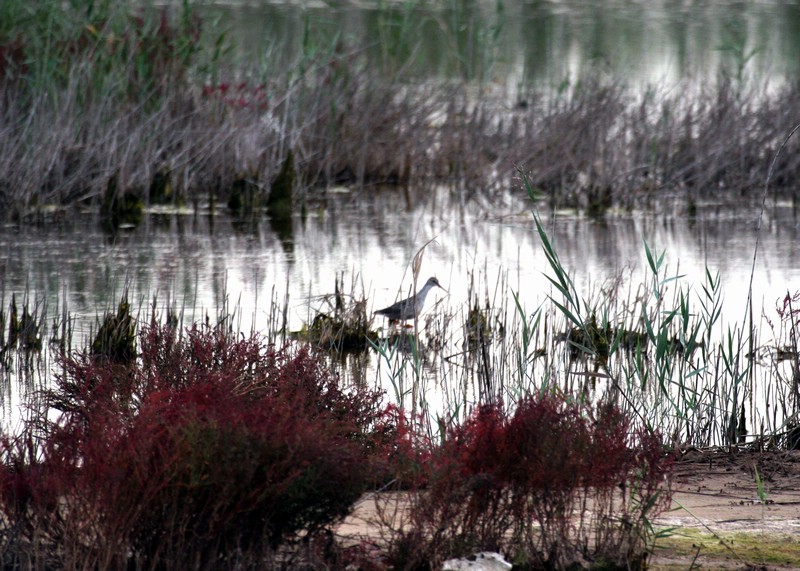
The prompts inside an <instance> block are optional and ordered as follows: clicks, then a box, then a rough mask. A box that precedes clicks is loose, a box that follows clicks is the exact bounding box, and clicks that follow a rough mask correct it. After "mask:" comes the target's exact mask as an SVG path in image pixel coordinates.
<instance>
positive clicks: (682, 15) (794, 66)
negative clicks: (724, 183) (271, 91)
mask: <svg viewBox="0 0 800 571" xmlns="http://www.w3.org/2000/svg"><path fill="white" fill-rule="evenodd" d="M200 6H201V9H202V10H203V13H204V14H206V15H208V16H210V17H211V18H213V19H215V20H216V22H217V27H216V30H217V32H219V31H220V30H226V31H227V32H228V33H227V39H228V41H229V46H230V51H229V52H228V55H227V57H229V58H231V59H233V60H234V61H237V62H240V63H242V62H246V66H245V67H246V68H248V69H249V70H251V71H252V73H253V75H254V79H257V78H262V79H263V78H266V77H269V76H270V75H271V74H272V73H274V72H275V71H276V70H277V69H280V68H281V66H285V65H288V64H290V63H291V62H295V61H297V60H298V59H299V58H301V57H303V54H305V55H306V56H310V58H311V59H312V60H313V57H314V55H315V54H319V53H325V51H326V50H327V49H329V48H330V47H331V46H333V45H335V44H337V43H338V45H339V46H340V47H341V46H350V47H351V48H352V47H353V46H355V47H357V49H358V50H359V53H361V52H363V53H365V54H366V55H367V56H368V58H369V61H370V62H371V64H372V65H373V66H374V67H377V68H382V69H384V70H385V71H386V72H387V73H394V72H396V71H397V70H398V69H401V68H402V69H403V70H404V72H405V73H411V74H412V75H414V76H417V77H422V78H428V79H434V78H436V79H441V78H458V79H467V80H477V81H488V82H491V83H492V84H496V85H502V86H505V87H508V88H510V89H512V90H513V89H515V88H517V87H518V86H519V85H521V84H534V85H545V86H548V87H554V86H559V85H561V84H563V82H565V81H566V82H569V81H574V80H575V79H576V78H579V77H581V76H582V75H584V74H585V73H586V72H592V73H597V72H600V73H609V74H611V75H612V76H614V77H622V78H624V79H626V80H628V81H630V82H631V83H633V84H635V85H636V84H654V85H671V84H673V83H675V82H677V81H680V80H683V79H690V80H693V81H697V82H707V81H709V80H711V79H713V78H715V77H717V76H718V74H719V73H720V72H722V73H725V74H727V75H728V76H729V77H734V78H736V77H739V75H740V73H741V74H742V75H744V76H745V77H746V78H751V79H758V80H765V79H787V78H788V79H790V80H793V79H794V78H796V77H797V74H798V71H799V69H798V68H799V66H800V58H798V54H800V5H798V4H797V3H795V2H783V1H779V0H760V1H754V2H737V1H718V0H714V1H710V0H708V1H692V2H683V1H676V0H656V1H649V2H638V1H634V0H605V1H603V2H583V1H579V0H560V1H540V0H505V1H500V0H480V1H475V0H472V1H469V0H468V1H462V0H449V1H448V0H445V1H443V2H432V3H429V2H420V1H415V0H408V1H401V2H385V1H369V0H367V1H364V2H350V1H342V0H329V1H326V2H316V1H302V0H296V1H289V2H273V1H261V2H245V1H239V0H229V1H226V2H201V3H200ZM210 35H214V34H210Z"/></svg>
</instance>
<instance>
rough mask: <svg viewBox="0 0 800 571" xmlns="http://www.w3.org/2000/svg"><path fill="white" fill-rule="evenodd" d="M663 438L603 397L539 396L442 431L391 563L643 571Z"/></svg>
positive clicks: (657, 502) (656, 507)
mask: <svg viewBox="0 0 800 571" xmlns="http://www.w3.org/2000/svg"><path fill="white" fill-rule="evenodd" d="M669 466H670V461H669V459H668V458H666V457H664V454H663V447H662V446H661V442H660V439H659V438H658V437H657V436H656V435H654V434H652V433H650V432H646V431H643V430H637V429H635V428H634V427H633V426H632V424H631V422H630V420H629V418H628V417H626V416H625V415H624V414H623V413H622V412H620V411H619V410H618V409H617V408H616V407H614V406H612V405H600V406H598V407H589V406H581V405H577V404H570V403H568V402H565V401H564V400H563V399H561V398H559V397H556V396H553V395H549V394H545V395H541V396H538V397H528V398H524V399H522V400H520V401H519V402H518V403H517V404H516V406H515V407H514V409H513V410H506V409H505V408H504V407H503V406H502V405H485V406H482V407H479V408H477V409H476V410H475V412H474V413H473V415H472V416H471V417H470V418H469V419H468V420H467V421H465V422H464V423H463V424H460V425H457V426H454V427H452V428H451V429H449V430H448V432H447V436H446V440H445V442H444V444H443V445H442V446H441V447H440V448H439V449H437V450H436V451H435V452H434V455H433V457H432V459H431V462H430V465H429V467H428V470H429V471H428V485H427V486H426V487H425V488H423V489H420V490H418V491H417V492H415V493H414V494H412V495H411V500H410V509H409V511H408V514H407V516H406V518H405V519H404V521H403V525H402V526H401V527H395V528H394V530H393V531H394V535H392V539H391V545H392V547H391V555H390V558H391V559H392V561H393V565H395V567H396V568H399V569H418V568H437V566H438V565H440V564H441V563H442V561H444V560H445V559H447V558H450V557H459V556H468V555H471V554H474V553H476V552H479V551H486V550H489V551H499V552H501V553H503V554H504V556H505V557H507V558H508V559H509V560H510V561H512V562H513V563H514V564H515V565H517V566H519V568H521V569H567V568H571V566H574V565H578V566H587V567H592V566H605V567H604V568H610V569H614V568H621V569H643V568H645V567H646V562H647V557H648V554H649V553H650V551H651V550H652V546H653V543H654V540H655V538H656V531H655V530H654V529H653V527H652V525H651V520H652V518H653V517H654V515H656V514H657V513H659V512H660V511H661V510H663V509H664V508H665V507H666V506H667V505H668V502H669V489H668V486H667V485H666V482H665V476H666V475H667V474H668V472H669Z"/></svg>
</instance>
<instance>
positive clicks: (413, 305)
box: [375, 278, 447, 321]
mask: <svg viewBox="0 0 800 571" xmlns="http://www.w3.org/2000/svg"><path fill="white" fill-rule="evenodd" d="M435 287H438V288H441V289H443V290H444V288H443V287H442V286H441V284H439V280H437V279H436V278H430V279H429V280H428V281H426V282H425V285H424V286H422V289H421V290H419V291H418V292H417V294H416V295H412V296H411V297H409V298H408V299H403V300H400V301H398V302H397V303H395V304H392V305H390V306H389V307H384V308H383V309H379V310H378V311H376V312H375V313H377V314H378V315H384V316H386V317H388V318H389V321H406V320H408V319H414V317H416V316H417V315H419V313H420V312H421V311H422V306H423V305H425V298H426V297H427V296H428V292H429V291H430V290H431V289H433V288H435ZM445 291H447V290H445Z"/></svg>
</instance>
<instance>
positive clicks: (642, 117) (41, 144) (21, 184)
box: [0, 0, 800, 218]
mask: <svg viewBox="0 0 800 571" xmlns="http://www.w3.org/2000/svg"><path fill="white" fill-rule="evenodd" d="M25 6H26V4H24V3H21V2H18V1H16V0H12V1H10V2H4V10H6V11H7V12H8V18H3V25H2V26H0V54H3V55H4V57H2V58H0V61H2V62H3V63H2V66H3V68H2V72H3V73H2V74H0V99H2V101H3V102H4V104H3V106H2V107H0V109H2V111H0V132H2V134H3V136H2V137H0V207H2V211H3V212H5V213H6V215H7V216H9V217H16V218H19V217H27V216H29V215H31V214H32V213H34V212H36V211H37V210H39V209H42V208H45V207H50V208H52V207H53V206H57V207H74V206H83V207H89V208H96V209H99V208H100V207H101V206H102V204H103V202H104V194H105V193H106V192H107V191H108V186H109V181H111V180H114V183H115V187H116V188H115V192H114V196H116V197H126V196H138V197H140V198H141V199H142V200H149V201H151V202H154V203H157V202H161V201H163V200H165V196H166V195H168V196H169V200H171V201H174V202H177V203H182V202H185V203H191V204H195V205H197V206H198V207H199V206H203V205H207V204H210V203H213V202H215V201H221V202H223V203H226V202H230V203H231V204H232V205H234V206H236V209H239V208H245V209H249V208H253V209H257V210H259V211H260V210H261V209H264V208H268V207H269V208H271V210H272V214H273V215H275V214H276V213H278V212H283V211H285V210H287V209H289V210H290V209H292V208H294V207H295V206H296V204H295V203H296V202H302V201H303V200H304V199H305V198H306V197H308V196H309V195H310V194H313V193H318V192H324V190H325V189H327V188H329V187H331V186H335V185H347V186H352V187H356V188H361V189H368V188H370V187H371V186H373V185H376V184H381V185H391V186H394V187H397V188H398V189H402V190H403V192H404V198H405V199H406V200H412V198H411V196H410V193H414V192H425V191H426V189H427V188H429V187H430V185H431V184H441V183H446V184H450V185H451V187H452V189H453V191H454V192H456V189H458V192H462V193H465V194H467V195H470V196H474V195H477V194H481V193H489V194H491V193H494V192H496V191H498V190H499V189H506V188H508V187H510V186H515V185H516V184H517V182H516V180H517V177H516V171H515V166H516V165H521V166H523V167H524V168H525V169H526V171H527V172H528V173H529V176H530V181H531V184H532V185H533V186H534V187H535V188H537V189H540V190H541V191H542V193H543V195H544V196H546V197H547V198H548V200H549V201H550V202H551V203H552V205H553V206H554V207H559V208H561V207H570V208H577V209H580V210H582V211H584V212H586V213H588V214H590V215H591V216H603V215H604V214H605V213H606V212H608V211H609V210H611V209H636V208H658V209H662V210H671V209H674V208H676V207H677V208H678V209H680V210H682V211H684V212H689V213H691V212H693V211H694V209H696V208H697V205H698V204H699V203H702V202H703V201H704V200H720V199H722V200H725V201H729V202H731V203H739V202H742V201H745V202H747V201H748V200H753V199H754V198H755V196H756V195H757V192H758V189H759V188H760V184H761V182H762V179H763V172H764V170H765V167H766V162H767V159H766V157H769V156H771V155H772V154H773V152H774V151H775V150H776V149H777V147H778V145H779V144H780V138H781V135H782V133H783V132H784V131H785V129H786V126H787V125H788V124H790V123H791V120H792V117H791V109H794V108H796V107H797V105H796V103H797V102H798V101H800V88H798V86H797V85H796V84H788V85H784V86H782V87H780V88H779V89H775V90H771V91H767V90H766V88H763V89H762V88H759V86H750V85H744V86H742V85H740V84H735V83H733V81H732V80H731V79H729V78H728V79H726V77H724V76H723V77H721V78H719V80H718V81H714V82H711V83H709V85H708V86H704V87H696V86H693V85H686V86H684V87H685V88H684V89H675V90H674V93H678V95H675V94H674V93H668V92H661V91H659V90H657V89H650V90H646V91H645V92H641V91H634V90H633V89H631V88H628V87H626V86H625V85H624V84H623V83H622V82H621V81H616V80H600V79H597V78H595V77H591V76H587V77H583V78H580V79H579V80H577V81H575V82H573V83H571V84H569V85H567V86H566V87H565V88H564V89H562V90H560V91H557V92H551V91H546V90H529V91H525V90H524V89H523V92H521V93H519V94H517V99H519V100H524V101H525V102H526V104H525V105H516V106H513V105H508V104H507V103H508V99H510V95H509V94H508V93H500V94H493V93H492V92H491V91H489V90H480V91H479V92H478V94H477V95H476V93H475V91H474V90H472V89H470V87H471V84H470V83H469V81H468V80H466V78H465V80H464V81H461V82H448V83H441V82H436V81H431V82H428V83H423V84H419V83H418V82H413V81H411V80H409V79H408V78H405V77H404V76H403V75H402V74H401V73H387V69H386V68H385V66H381V65H374V62H372V61H370V60H369V58H367V57H366V56H364V53H363V50H362V49H361V48H362V46H358V45H348V44H347V43H346V42H341V41H337V42H334V43H332V44H331V45H329V46H325V45H320V46H317V49H314V50H309V51H308V52H307V53H304V54H303V55H302V56H300V58H299V60H298V61H297V62H295V63H294V64H291V65H289V66H287V69H285V70H283V71H282V72H275V73H272V74H269V75H266V76H263V77H257V78H253V77H252V74H251V73H249V72H248V69H249V68H247V67H246V66H247V65H248V64H246V63H245V64H244V65H245V68H244V69H240V68H235V67H232V64H229V63H225V62H223V61H221V60H220V59H219V43H218V40H220V38H211V39H210V40H208V41H205V40H204V38H205V36H204V34H206V35H208V34H211V35H213V34H212V31H211V30H210V28H209V27H208V26H207V23H206V22H203V21H202V20H200V19H199V18H198V17H197V16H196V14H195V13H194V12H193V10H192V8H191V6H190V5H189V4H188V3H184V4H183V5H181V7H180V8H179V9H176V10H173V11H169V10H166V9H164V10H161V9H155V8H141V9H140V8H131V7H129V6H127V5H120V4H117V3H111V4H106V5H104V6H105V8H104V9H103V10H96V11H89V13H90V14H91V17H90V19H89V21H88V22H86V21H85V20H84V19H83V15H82V14H83V13H85V12H81V6H83V8H86V7H87V6H88V1H87V3H82V2H76V3H70V4H69V5H65V4H63V3H60V2H55V1H52V0H50V1H46V2H42V3H40V4H38V5H37V6H38V9H37V11H36V13H35V15H34V16H33V17H29V16H30V14H28V10H27V8H25ZM54 23H55V24H54ZM48 25H50V26H51V27H52V26H53V25H55V26H56V29H55V30H51V29H50V28H48ZM45 31H47V33H45ZM44 37H48V38H50V37H52V38H53V40H52V41H51V42H49V43H43V42H41V41H40V40H39V39H40V38H44ZM220 41H221V40H220ZM208 46H212V47H208ZM31 61H39V62H41V64H40V65H37V66H31V65H29V63H27V62H31ZM400 68H402V66H400ZM393 69H394V67H393ZM198 77H201V78H208V79H203V80H198V79H197V78H198ZM225 77H241V78H243V79H241V80H237V81H228V80H225V79H221V78H225ZM796 145H797V143H796V142H794V141H791V142H790V143H789V148H788V149H787V151H788V152H786V153H783V155H782V156H781V158H780V160H779V161H778V162H777V164H776V169H775V173H774V176H773V185H772V189H773V192H774V193H775V196H784V197H790V198H792V199H794V198H795V193H794V187H793V186H792V184H791V181H793V180H795V179H796V178H797V174H798V170H799V169H800V159H797V157H798V156H800V154H799V153H797V152H794V151H796V150H797V149H796ZM290 150H291V151H290ZM290 158H291V163H293V168H292V169H289V170H291V172H293V173H294V177H293V178H294V184H295V186H296V188H294V191H295V193H294V194H295V196H296V198H297V199H298V200H296V201H287V200H286V199H285V198H281V200H277V196H278V195H279V194H281V193H274V194H273V196H274V197H275V198H273V199H272V202H269V201H268V200H251V199H249V198H247V193H244V194H243V195H242V196H237V194H239V193H240V190H239V187H240V186H241V185H240V182H239V181H242V180H245V181H255V182H256V184H258V185H259V189H260V188H267V186H268V185H269V184H270V183H271V182H272V181H275V180H279V179H280V178H281V177H280V176H279V175H280V173H281V171H282V169H283V170H284V172H285V173H287V172H288V171H287V170H286V169H285V165H287V164H289V162H290ZM166 173H169V184H166V182H165V176H166ZM243 173H246V174H243ZM289 186H292V185H289ZM167 189H168V190H169V192H168V193H166V190H167ZM247 190H248V192H249V191H250V190H252V189H250V188H249V187H247ZM165 193H166V194H165ZM255 194H256V195H260V194H261V192H260V190H259V192H257V193H255ZM270 205H271V206H270ZM676 205H677V206H676Z"/></svg>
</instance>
